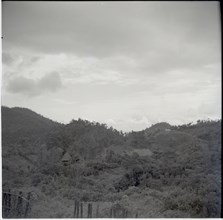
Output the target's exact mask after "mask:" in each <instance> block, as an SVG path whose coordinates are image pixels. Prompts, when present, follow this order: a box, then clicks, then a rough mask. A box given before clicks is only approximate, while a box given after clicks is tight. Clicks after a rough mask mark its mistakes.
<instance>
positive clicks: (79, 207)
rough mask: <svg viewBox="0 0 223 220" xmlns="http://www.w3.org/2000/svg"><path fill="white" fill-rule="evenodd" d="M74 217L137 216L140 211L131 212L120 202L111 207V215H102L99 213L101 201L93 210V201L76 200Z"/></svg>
mask: <svg viewBox="0 0 223 220" xmlns="http://www.w3.org/2000/svg"><path fill="white" fill-rule="evenodd" d="M73 217H74V218H104V217H109V218H137V217H138V213H135V214H133V213H130V212H129V211H128V210H127V209H126V208H124V207H122V206H121V205H120V204H114V205H112V206H111V207H110V212H109V216H102V215H100V213H99V203H97V206H96V210H94V212H93V205H92V203H91V202H88V203H87V202H80V201H75V202H74V214H73Z"/></svg>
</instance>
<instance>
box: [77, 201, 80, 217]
mask: <svg viewBox="0 0 223 220" xmlns="http://www.w3.org/2000/svg"><path fill="white" fill-rule="evenodd" d="M79 208H80V204H79V201H77V218H79Z"/></svg>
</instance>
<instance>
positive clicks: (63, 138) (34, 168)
mask: <svg viewBox="0 0 223 220" xmlns="http://www.w3.org/2000/svg"><path fill="white" fill-rule="evenodd" d="M2 135H3V145H2V150H3V154H2V156H3V165H2V174H3V179H2V182H3V183H2V184H3V189H5V188H10V189H14V190H22V191H27V192H28V191H31V192H32V202H33V209H32V216H31V217H33V218H35V217H45V218H46V217H64V218H65V217H72V214H73V201H74V199H78V200H81V201H86V202H88V201H92V202H101V208H100V211H101V212H100V216H101V217H108V215H109V213H108V212H109V211H108V206H109V204H110V203H114V202H115V203H119V204H121V205H122V206H124V207H126V208H127V209H128V210H129V212H130V213H131V212H132V213H136V212H137V213H138V216H139V217H150V218H151V217H153V218H154V217H160V218H162V217H220V207H221V120H220V121H198V122H197V123H196V124H187V125H182V126H171V125H169V124H167V123H158V124H156V125H153V126H151V127H150V128H147V129H145V130H143V131H140V132H130V133H125V134H124V133H122V132H119V131H117V130H115V129H113V128H108V127H107V125H105V124H100V123H97V122H89V121H86V120H81V119H78V120H72V121H71V122H70V123H69V124H67V125H62V124H58V123H55V122H53V121H50V120H49V119H46V118H44V117H42V116H40V115H38V114H36V113H34V112H32V111H30V110H28V109H21V108H12V109H10V108H7V107H2ZM65 154H69V155H70V159H69V164H68V165H66V166H65V165H64V162H63V161H62V160H63V158H64V155H65ZM106 204H108V205H106Z"/></svg>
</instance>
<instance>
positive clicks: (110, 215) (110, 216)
mask: <svg viewBox="0 0 223 220" xmlns="http://www.w3.org/2000/svg"><path fill="white" fill-rule="evenodd" d="M112 209H113V208H112V207H111V209H110V214H109V218H112Z"/></svg>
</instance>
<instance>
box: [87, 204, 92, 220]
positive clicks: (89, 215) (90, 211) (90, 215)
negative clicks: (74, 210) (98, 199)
mask: <svg viewBox="0 0 223 220" xmlns="http://www.w3.org/2000/svg"><path fill="white" fill-rule="evenodd" d="M87 217H88V218H92V203H88V216H87Z"/></svg>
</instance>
